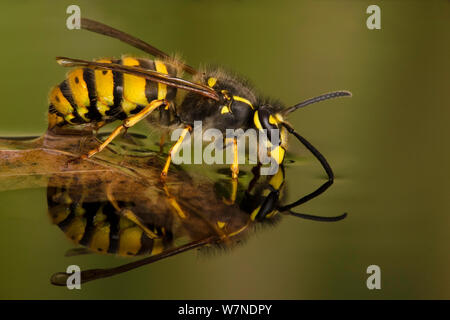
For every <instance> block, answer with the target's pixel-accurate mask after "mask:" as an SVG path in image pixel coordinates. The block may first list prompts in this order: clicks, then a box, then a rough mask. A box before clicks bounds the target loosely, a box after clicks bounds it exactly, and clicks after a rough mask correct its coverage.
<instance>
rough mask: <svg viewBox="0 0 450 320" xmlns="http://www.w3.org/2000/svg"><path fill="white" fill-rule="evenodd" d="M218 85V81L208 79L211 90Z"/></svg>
mask: <svg viewBox="0 0 450 320" xmlns="http://www.w3.org/2000/svg"><path fill="white" fill-rule="evenodd" d="M216 83H217V79H216V78H212V77H211V78H208V86H210V87H211V88H212V87H214V86H215V85H216Z"/></svg>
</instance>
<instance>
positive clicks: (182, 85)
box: [56, 57, 219, 101]
mask: <svg viewBox="0 0 450 320" xmlns="http://www.w3.org/2000/svg"><path fill="white" fill-rule="evenodd" d="M56 60H57V62H58V63H59V64H60V65H62V66H63V67H85V68H93V69H104V70H112V71H116V72H122V73H127V74H131V75H134V76H138V77H142V78H145V79H148V80H150V81H155V82H159V83H163V84H165V85H168V86H171V87H175V88H178V89H183V90H187V91H191V92H195V93H198V94H200V95H202V96H205V97H207V98H211V99H214V100H217V101H218V100H219V95H218V94H217V93H216V92H215V91H214V90H213V89H212V88H210V87H208V86H205V85H202V84H198V83H194V82H191V81H188V80H185V79H182V78H177V77H172V76H170V75H167V74H164V73H160V72H157V71H154V70H149V69H144V68H140V67H132V66H124V65H121V64H117V63H103V62H96V61H87V60H80V59H72V58H66V57H56Z"/></svg>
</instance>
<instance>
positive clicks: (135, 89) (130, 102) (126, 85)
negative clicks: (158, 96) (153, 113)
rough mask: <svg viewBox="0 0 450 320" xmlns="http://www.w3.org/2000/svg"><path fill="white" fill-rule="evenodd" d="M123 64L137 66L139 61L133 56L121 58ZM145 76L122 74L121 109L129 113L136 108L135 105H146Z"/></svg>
mask: <svg viewBox="0 0 450 320" xmlns="http://www.w3.org/2000/svg"><path fill="white" fill-rule="evenodd" d="M122 64H123V65H124V66H134V67H136V66H139V61H138V60H137V59H135V58H131V57H125V58H122ZM145 83H146V80H145V78H142V77H137V76H133V75H130V74H126V73H124V74H123V98H124V99H123V101H122V108H123V111H124V112H125V113H126V114H127V115H129V114H130V112H131V111H133V110H134V109H136V105H142V106H146V105H147V104H148V103H149V102H148V101H147V97H146V96H145Z"/></svg>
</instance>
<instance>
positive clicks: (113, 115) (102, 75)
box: [49, 57, 178, 128]
mask: <svg viewBox="0 0 450 320" xmlns="http://www.w3.org/2000/svg"><path fill="white" fill-rule="evenodd" d="M97 61H98V62H103V63H118V64H122V65H127V66H138V67H141V68H145V69H150V70H156V71H158V72H161V73H165V74H169V75H172V76H176V75H177V73H178V70H177V69H176V68H175V67H174V66H172V65H170V64H167V63H165V62H163V61H160V60H149V59H137V58H132V57H123V58H122V59H120V60H114V59H100V60H97ZM175 96H176V88H173V87H168V86H167V85H165V84H161V83H155V82H152V81H149V80H146V79H144V78H141V77H137V76H133V75H129V74H123V73H120V72H115V71H111V70H100V69H98V70H94V69H90V68H77V69H74V70H72V71H70V72H69V73H68V75H67V77H66V79H65V80H64V81H63V82H61V83H60V84H59V85H57V86H55V87H54V88H53V89H52V90H51V92H50V96H49V100H50V107H49V128H53V127H55V126H66V125H80V124H87V123H93V124H95V123H102V122H111V121H114V120H123V119H126V118H128V117H129V116H131V115H133V114H136V113H138V112H139V111H141V110H142V109H143V108H144V107H145V106H146V105H148V104H149V103H150V102H151V101H153V100H155V99H166V100H168V101H172V100H174V98H175Z"/></svg>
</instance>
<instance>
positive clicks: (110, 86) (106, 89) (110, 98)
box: [94, 59, 114, 116]
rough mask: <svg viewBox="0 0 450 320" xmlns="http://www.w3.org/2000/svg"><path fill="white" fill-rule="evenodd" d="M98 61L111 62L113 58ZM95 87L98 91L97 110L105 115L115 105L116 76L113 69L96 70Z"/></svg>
mask: <svg viewBox="0 0 450 320" xmlns="http://www.w3.org/2000/svg"><path fill="white" fill-rule="evenodd" d="M96 61H97V62H103V63H111V62H112V61H111V60H108V59H100V60H96ZM94 76H95V87H96V91H97V110H98V112H100V113H101V114H102V115H103V116H105V115H106V111H108V110H109V108H110V107H111V106H112V105H114V76H113V72H112V71H111V70H95V71H94Z"/></svg>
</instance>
